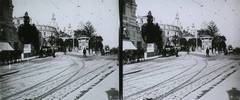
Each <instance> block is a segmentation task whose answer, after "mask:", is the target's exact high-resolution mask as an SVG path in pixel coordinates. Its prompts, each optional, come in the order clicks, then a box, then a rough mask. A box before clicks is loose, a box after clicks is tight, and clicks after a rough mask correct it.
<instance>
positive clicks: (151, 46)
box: [147, 43, 154, 52]
mask: <svg viewBox="0 0 240 100" xmlns="http://www.w3.org/2000/svg"><path fill="white" fill-rule="evenodd" d="M147 52H154V43H147Z"/></svg>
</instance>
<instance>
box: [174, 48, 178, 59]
mask: <svg viewBox="0 0 240 100" xmlns="http://www.w3.org/2000/svg"><path fill="white" fill-rule="evenodd" d="M175 52H176V57H178V48H176V51H175Z"/></svg>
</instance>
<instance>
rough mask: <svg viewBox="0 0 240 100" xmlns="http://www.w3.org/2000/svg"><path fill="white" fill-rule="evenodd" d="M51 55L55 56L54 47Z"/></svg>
mask: <svg viewBox="0 0 240 100" xmlns="http://www.w3.org/2000/svg"><path fill="white" fill-rule="evenodd" d="M52 56H53V58H54V57H56V56H55V50H54V48H53V49H52Z"/></svg>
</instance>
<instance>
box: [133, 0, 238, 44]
mask: <svg viewBox="0 0 240 100" xmlns="http://www.w3.org/2000/svg"><path fill="white" fill-rule="evenodd" d="M136 4H137V11H136V15H137V16H138V15H139V16H145V15H147V14H148V11H151V12H152V15H153V16H154V17H155V22H157V23H160V21H161V22H162V24H173V21H174V20H175V16H176V13H178V14H179V20H180V22H181V23H182V26H183V28H184V29H185V30H186V29H187V27H188V26H189V28H190V27H191V25H192V24H193V23H194V25H195V28H196V29H197V30H199V29H201V25H202V23H203V22H207V23H209V22H210V21H214V22H215V24H216V25H217V27H218V28H219V33H220V34H221V35H224V36H225V37H226V39H227V41H226V44H227V45H232V46H233V47H240V0H136Z"/></svg>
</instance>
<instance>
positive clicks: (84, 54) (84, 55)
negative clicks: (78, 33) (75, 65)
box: [83, 48, 87, 57]
mask: <svg viewBox="0 0 240 100" xmlns="http://www.w3.org/2000/svg"><path fill="white" fill-rule="evenodd" d="M83 57H87V56H86V49H85V48H84V49H83Z"/></svg>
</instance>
